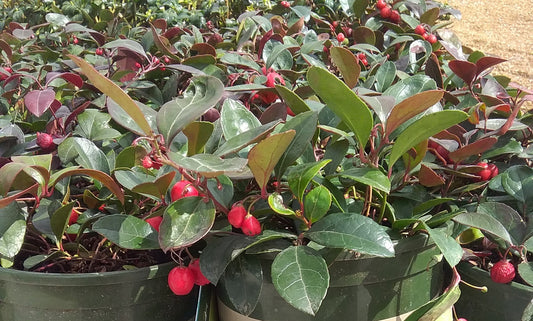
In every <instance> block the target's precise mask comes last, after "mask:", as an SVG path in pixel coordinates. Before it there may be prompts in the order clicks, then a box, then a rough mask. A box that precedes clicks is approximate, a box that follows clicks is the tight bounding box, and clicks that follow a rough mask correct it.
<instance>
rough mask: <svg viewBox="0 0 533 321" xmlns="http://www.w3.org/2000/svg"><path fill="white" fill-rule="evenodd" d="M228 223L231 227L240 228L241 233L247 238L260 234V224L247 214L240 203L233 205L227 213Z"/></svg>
mask: <svg viewBox="0 0 533 321" xmlns="http://www.w3.org/2000/svg"><path fill="white" fill-rule="evenodd" d="M228 221H229V223H230V224H231V225H232V226H233V227H235V228H240V229H241V231H242V232H243V233H244V234H246V235H248V236H254V235H258V234H260V233H261V224H260V223H259V221H258V220H257V218H255V216H253V215H252V214H250V213H248V211H247V210H246V209H245V208H244V206H242V204H240V203H237V204H234V205H233V207H232V208H231V210H230V211H229V212H228Z"/></svg>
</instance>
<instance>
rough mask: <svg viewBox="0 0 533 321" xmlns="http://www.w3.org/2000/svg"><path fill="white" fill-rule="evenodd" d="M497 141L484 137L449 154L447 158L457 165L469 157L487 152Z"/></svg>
mask: <svg viewBox="0 0 533 321" xmlns="http://www.w3.org/2000/svg"><path fill="white" fill-rule="evenodd" d="M497 141H498V139H497V138H496V137H486V138H483V139H479V140H477V141H475V142H473V143H472V144H468V145H466V146H463V147H461V148H459V149H457V150H455V151H453V152H451V153H450V154H449V157H450V159H451V160H453V161H454V162H455V163H459V162H461V161H463V160H465V159H467V158H468V157H470V156H474V155H477V154H481V153H483V152H485V151H487V150H489V149H490V148H491V147H492V146H494V144H496V142H497Z"/></svg>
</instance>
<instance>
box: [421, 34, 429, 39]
mask: <svg viewBox="0 0 533 321" xmlns="http://www.w3.org/2000/svg"><path fill="white" fill-rule="evenodd" d="M422 38H424V40H428V39H429V33H424V34H423V35H422ZM428 41H429V40H428Z"/></svg>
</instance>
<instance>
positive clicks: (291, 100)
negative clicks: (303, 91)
mask: <svg viewBox="0 0 533 321" xmlns="http://www.w3.org/2000/svg"><path fill="white" fill-rule="evenodd" d="M276 90H277V91H278V94H279V95H280V97H281V98H282V99H283V101H284V102H285V103H286V104H287V105H288V106H289V108H290V109H291V110H292V112H293V113H294V114H295V115H298V114H301V113H305V112H306V111H310V110H311V108H309V106H307V104H306V103H305V101H304V100H303V99H302V98H300V96H298V95H297V94H296V93H295V92H294V91H292V90H290V89H289V88H287V87H285V86H280V85H276Z"/></svg>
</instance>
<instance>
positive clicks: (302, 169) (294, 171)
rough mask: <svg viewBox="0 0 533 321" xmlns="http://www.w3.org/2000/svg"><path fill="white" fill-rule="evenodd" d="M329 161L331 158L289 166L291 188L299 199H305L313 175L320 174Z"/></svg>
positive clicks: (288, 176) (288, 177)
mask: <svg viewBox="0 0 533 321" xmlns="http://www.w3.org/2000/svg"><path fill="white" fill-rule="evenodd" d="M329 162H330V160H329V159H326V160H323V161H320V162H317V163H304V164H299V165H295V166H293V167H291V168H289V173H288V175H287V181H288V182H289V188H290V189H291V191H292V192H293V193H294V195H295V196H296V199H297V200H298V201H300V202H302V201H303V198H304V193H305V191H306V189H307V186H308V185H309V183H310V182H311V180H312V179H313V177H315V176H316V175H318V173H319V172H320V170H321V169H322V168H324V166H326V165H327V164H328V163H329Z"/></svg>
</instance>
